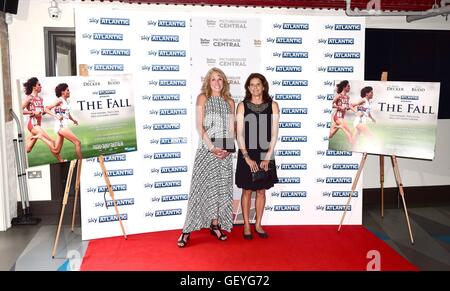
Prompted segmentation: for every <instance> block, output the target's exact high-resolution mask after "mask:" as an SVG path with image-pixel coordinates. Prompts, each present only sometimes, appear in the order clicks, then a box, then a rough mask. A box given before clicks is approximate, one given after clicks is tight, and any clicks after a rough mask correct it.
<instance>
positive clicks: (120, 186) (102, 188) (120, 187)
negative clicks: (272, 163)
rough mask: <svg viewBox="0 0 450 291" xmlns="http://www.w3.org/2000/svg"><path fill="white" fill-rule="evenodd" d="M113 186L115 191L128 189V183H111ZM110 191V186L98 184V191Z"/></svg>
mask: <svg viewBox="0 0 450 291" xmlns="http://www.w3.org/2000/svg"><path fill="white" fill-rule="evenodd" d="M111 188H112V190H113V191H114V192H117V191H127V184H116V185H111ZM106 191H108V187H106V185H104V186H98V187H97V192H98V193H103V192H106Z"/></svg>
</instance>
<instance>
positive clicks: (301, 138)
mask: <svg viewBox="0 0 450 291" xmlns="http://www.w3.org/2000/svg"><path fill="white" fill-rule="evenodd" d="M281 142H308V137H307V136H302V135H283V136H281Z"/></svg>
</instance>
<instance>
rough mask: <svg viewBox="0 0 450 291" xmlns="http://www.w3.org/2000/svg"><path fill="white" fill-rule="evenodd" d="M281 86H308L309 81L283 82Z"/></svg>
mask: <svg viewBox="0 0 450 291" xmlns="http://www.w3.org/2000/svg"><path fill="white" fill-rule="evenodd" d="M281 86H308V80H282V81H281Z"/></svg>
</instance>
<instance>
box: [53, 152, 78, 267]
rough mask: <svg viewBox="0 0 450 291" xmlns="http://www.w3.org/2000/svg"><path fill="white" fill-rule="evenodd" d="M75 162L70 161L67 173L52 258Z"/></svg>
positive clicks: (56, 244) (56, 245)
mask: <svg viewBox="0 0 450 291" xmlns="http://www.w3.org/2000/svg"><path fill="white" fill-rule="evenodd" d="M76 162H77V161H76V160H72V161H70V166H69V173H68V174H67V181H66V189H65V190H64V197H63V201H62V208H61V216H60V217H59V224H58V230H57V231H56V238H55V243H54V244H53V251H52V259H54V258H55V253H56V249H57V248H58V241H59V234H60V233H61V226H62V223H63V217H64V210H65V209H66V204H67V198H68V197H69V191H70V183H71V182H72V174H73V168H75V163H76Z"/></svg>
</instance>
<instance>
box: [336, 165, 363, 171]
mask: <svg viewBox="0 0 450 291" xmlns="http://www.w3.org/2000/svg"><path fill="white" fill-rule="evenodd" d="M358 168H359V165H358V164H333V165H332V169H333V170H358Z"/></svg>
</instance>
